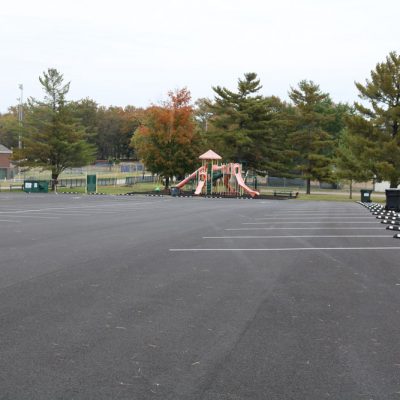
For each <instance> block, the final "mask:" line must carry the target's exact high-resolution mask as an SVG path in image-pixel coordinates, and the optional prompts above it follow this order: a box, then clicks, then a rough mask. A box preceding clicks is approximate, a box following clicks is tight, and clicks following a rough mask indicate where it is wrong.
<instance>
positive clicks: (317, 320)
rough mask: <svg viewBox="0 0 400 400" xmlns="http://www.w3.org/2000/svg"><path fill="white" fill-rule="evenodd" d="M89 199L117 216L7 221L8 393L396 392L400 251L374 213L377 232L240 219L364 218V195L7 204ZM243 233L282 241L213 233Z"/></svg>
mask: <svg viewBox="0 0 400 400" xmlns="http://www.w3.org/2000/svg"><path fill="white" fill-rule="evenodd" d="M1 196H2V195H1ZM15 197H17V196H15ZM4 203H6V204H7V203H8V202H7V201H4ZM4 203H3V202H1V204H2V205H3V206H4ZM139 203H142V204H139ZM8 205H10V204H8ZM91 206H95V207H94V209H97V210H100V211H101V210H110V211H114V210H121V212H117V213H115V214H114V213H113V214H108V213H104V214H103V215H99V216H97V215H96V216H92V217H91V218H75V217H70V216H64V217H62V218H61V219H60V220H51V219H42V220H36V219H29V218H26V219H25V220H24V221H23V223H22V224H11V223H7V226H8V228H7V229H6V230H5V229H0V324H1V329H0V356H1V363H2V368H0V387H1V395H0V397H3V398H5V399H19V400H20V399H22V400H32V399H40V400H53V399H70V398H71V399H72V398H73V399H76V400H84V399H96V400H109V399H114V398H115V399H141V400H154V399H157V398H160V399H174V400H186V399H191V400H217V399H218V400H227V399H229V400H233V399H243V400H250V399H251V400H265V399H272V400H278V399H279V400H280V399H289V400H303V399H304V400H321V399H329V398H332V399H362V398H368V399H374V400H378V399H379V400H380V399H384V400H386V399H387V400H391V399H393V398H396V397H395V396H397V395H396V392H398V391H399V388H400V375H399V373H398V372H399V369H398V364H399V360H398V354H400V344H399V341H398V332H399V331H400V319H399V318H398V316H399V312H400V309H399V304H400V276H399V271H398V257H399V254H400V251H399V248H398V247H396V245H397V242H396V241H394V239H392V238H390V237H389V236H388V237H386V235H387V232H386V231H385V229H384V227H383V226H382V225H381V224H380V223H379V222H378V221H377V220H376V219H374V218H373V217H372V216H371V225H370V226H369V227H367V226H361V224H360V225H358V226H356V227H353V226H348V225H346V226H336V225H333V224H332V223H331V222H328V221H323V220H321V221H319V223H318V224H296V227H293V226H290V225H289V224H288V225H286V224H285V226H284V227H283V226H282V225H280V224H279V221H278V222H276V221H275V222H274V223H273V224H271V225H263V226H262V228H260V227H257V226H253V227H251V228H250V226H249V225H246V227H248V228H245V225H242V223H243V222H251V221H252V218H260V217H263V216H265V215H266V214H267V215H274V216H277V215H282V214H285V211H290V212H293V211H296V212H297V213H300V214H301V213H303V212H304V213H306V212H309V213H311V212H321V213H322V212H323V213H325V214H328V215H329V214H330V213H332V214H334V213H337V212H345V211H346V212H348V213H352V214H355V215H359V216H369V215H370V214H369V213H368V212H367V211H366V210H365V209H363V208H362V207H360V206H359V205H357V204H348V203H346V204H344V203H323V202H322V203H321V202H300V201H287V202H275V201H271V202H264V201H257V200H254V201H253V200H230V199H228V200H225V199H216V200H213V199H190V198H188V199H179V198H177V199H168V200H167V201H163V200H162V199H146V198H140V199H139V198H136V199H135V198H129V199H121V200H120V199H115V198H111V197H110V196H104V197H100V196H95V197H89V196H88V197H82V198H80V199H73V198H71V197H67V196H52V195H49V196H47V197H46V196H41V197H34V196H24V195H22V196H21V197H19V198H18V199H17V200H16V201H15V203H13V207H14V209H18V210H24V209H45V208H47V210H46V211H45V212H46V213H47V212H50V213H52V212H53V211H52V210H49V208H65V210H68V209H69V208H70V207H89V208H90V207H91ZM135 207H138V208H140V207H142V209H140V210H135V209H134V208H135ZM86 209H87V208H85V210H86ZM59 211H60V210H59ZM67 212H72V211H67ZM88 212H89V211H88ZM46 215H48V214H46ZM54 215H55V216H57V211H56V210H54ZM363 225H369V224H363ZM227 229H232V230H230V231H228V230H227ZM235 229H236V230H237V229H239V230H238V231H235ZM267 229H268V230H267ZM368 230H369V231H368ZM234 235H240V236H247V235H250V236H273V237H266V238H265V237H262V238H261V237H253V238H251V239H238V238H233V237H230V238H224V239H215V237H225V236H234ZM286 235H289V236H295V237H292V238H289V237H281V236H286ZM369 235H370V236H369ZM315 236H318V237H315ZM324 236H329V237H324ZM337 236H340V237H337ZM372 236H379V237H372ZM208 248H211V249H212V250H213V251H204V249H208ZM215 248H218V249H224V250H221V251H214V249H215ZM232 248H236V249H237V250H235V251H231V249H232ZM282 248H284V249H283V250H282ZM309 248H312V250H311V249H309ZM339 248H340V249H339ZM169 249H196V250H199V251H169ZM202 249H203V250H202ZM240 249H243V250H240ZM246 249H251V250H249V251H248V250H246ZM260 249H267V251H264V250H261V251H260ZM271 249H277V250H271ZM289 249H292V250H289Z"/></svg>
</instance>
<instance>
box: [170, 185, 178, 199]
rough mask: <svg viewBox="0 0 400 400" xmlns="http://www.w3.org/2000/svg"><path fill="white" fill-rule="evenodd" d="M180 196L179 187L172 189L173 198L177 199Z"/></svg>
mask: <svg viewBox="0 0 400 400" xmlns="http://www.w3.org/2000/svg"><path fill="white" fill-rule="evenodd" d="M178 195H179V188H177V187H172V188H171V196H174V197H176V196H178Z"/></svg>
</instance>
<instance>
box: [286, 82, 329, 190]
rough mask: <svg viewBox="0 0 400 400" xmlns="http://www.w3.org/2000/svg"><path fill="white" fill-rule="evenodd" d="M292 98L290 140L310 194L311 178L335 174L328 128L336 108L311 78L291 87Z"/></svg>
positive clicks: (315, 178) (317, 178)
mask: <svg viewBox="0 0 400 400" xmlns="http://www.w3.org/2000/svg"><path fill="white" fill-rule="evenodd" d="M289 97H290V99H291V100H292V101H293V103H294V105H295V107H296V112H295V115H294V116H293V119H292V121H293V127H292V132H291V133H290V134H289V143H290V144H291V146H292V150H293V152H294V162H295V168H296V170H298V171H300V172H301V174H302V176H303V178H304V179H306V182H307V194H310V192H311V180H319V181H322V180H330V179H331V177H332V163H333V159H332V155H333V144H334V143H333V137H332V135H331V134H330V133H329V132H328V131H327V130H326V128H327V125H328V123H329V122H331V121H332V118H333V117H332V115H330V114H329V113H328V112H327V111H328V109H329V108H331V107H333V104H332V101H331V99H330V98H329V95H328V94H327V93H322V92H321V90H320V88H319V86H318V85H316V84H315V83H314V82H312V81H306V80H303V81H301V82H300V83H299V85H298V88H297V89H296V88H292V89H291V91H290V92H289Z"/></svg>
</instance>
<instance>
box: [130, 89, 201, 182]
mask: <svg viewBox="0 0 400 400" xmlns="http://www.w3.org/2000/svg"><path fill="white" fill-rule="evenodd" d="M168 97H169V99H168V101H166V102H164V103H163V104H162V105H153V106H151V107H149V108H148V109H147V110H146V111H145V115H144V122H143V124H142V125H141V126H140V127H139V128H138V129H137V130H136V132H135V135H134V136H133V138H132V146H133V147H134V148H135V150H136V152H137V154H138V156H139V157H140V158H141V159H142V160H143V162H144V164H145V165H146V168H147V169H148V170H150V171H151V172H152V173H155V174H159V175H161V176H162V177H164V178H165V186H166V187H168V186H169V181H170V178H172V177H173V176H176V177H182V176H184V175H185V174H186V173H188V172H190V171H192V170H193V169H194V168H195V166H196V164H197V162H198V160H197V157H198V155H199V154H200V153H199V152H200V151H201V149H200V135H199V133H198V132H197V130H196V126H195V122H194V119H193V107H192V106H191V104H190V100H191V95H190V92H189V91H188V90H187V89H186V88H184V89H181V90H176V91H175V92H169V93H168Z"/></svg>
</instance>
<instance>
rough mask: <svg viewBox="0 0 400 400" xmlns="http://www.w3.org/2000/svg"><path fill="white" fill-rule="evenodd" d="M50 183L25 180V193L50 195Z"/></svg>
mask: <svg viewBox="0 0 400 400" xmlns="http://www.w3.org/2000/svg"><path fill="white" fill-rule="evenodd" d="M48 191H49V181H38V180H25V181H24V192H25V193H48Z"/></svg>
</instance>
